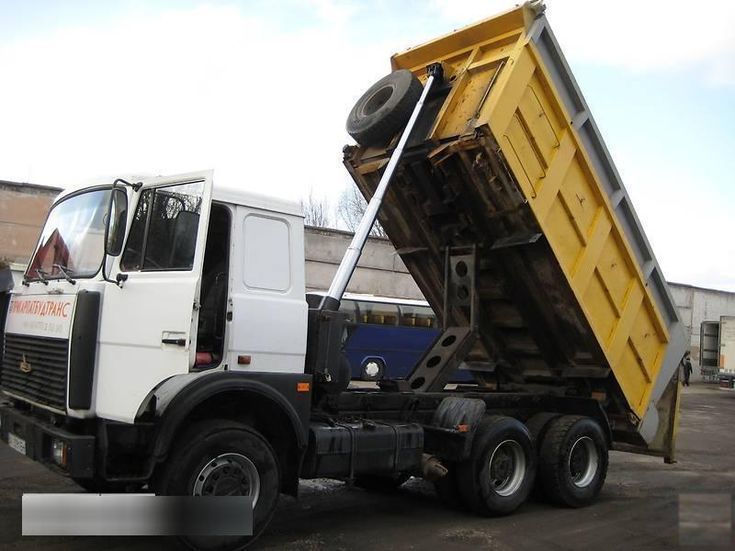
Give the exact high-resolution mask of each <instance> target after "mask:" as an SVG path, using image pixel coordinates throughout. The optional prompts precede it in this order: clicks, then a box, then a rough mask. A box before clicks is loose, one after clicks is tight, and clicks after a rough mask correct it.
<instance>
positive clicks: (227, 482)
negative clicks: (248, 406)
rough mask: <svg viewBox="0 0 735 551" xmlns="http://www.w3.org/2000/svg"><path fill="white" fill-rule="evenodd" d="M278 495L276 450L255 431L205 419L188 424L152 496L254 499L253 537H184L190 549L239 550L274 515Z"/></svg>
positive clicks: (221, 421) (278, 473)
mask: <svg viewBox="0 0 735 551" xmlns="http://www.w3.org/2000/svg"><path fill="white" fill-rule="evenodd" d="M279 492H280V470H279V467H278V461H277V459H276V455H275V452H274V451H273V448H272V447H271V446H270V444H269V443H268V442H267V441H266V440H265V438H263V437H262V436H261V435H260V433H258V432H257V431H256V430H254V429H252V428H250V427H248V426H247V425H243V424H240V423H237V422H234V421H227V420H221V419H217V420H209V421H202V422H200V423H197V424H195V425H194V426H192V427H191V428H190V429H189V430H188V431H186V433H185V434H184V435H183V436H182V437H181V438H178V439H177V444H176V447H175V449H174V450H173V451H172V455H171V458H170V460H169V461H168V463H167V464H166V465H165V467H164V469H163V472H162V473H161V475H160V477H159V478H158V479H157V481H156V493H157V494H159V495H161V494H162V495H173V496H185V495H194V496H199V495H201V496H210V495H214V496H217V495H242V496H251V497H252V500H253V535H251V536H221V537H220V536H208V537H205V536H201V537H200V536H185V537H182V540H183V541H184V543H185V544H186V545H188V546H189V547H192V548H194V549H203V550H207V549H217V550H223V551H224V550H231V549H242V548H243V547H245V546H247V545H249V544H250V543H252V542H253V541H254V540H255V538H257V537H258V536H259V535H260V533H261V532H262V531H263V530H264V529H265V527H266V526H267V525H268V523H269V522H270V520H271V517H272V516H273V512H274V511H275V508H276V504H277V502H278V496H279Z"/></svg>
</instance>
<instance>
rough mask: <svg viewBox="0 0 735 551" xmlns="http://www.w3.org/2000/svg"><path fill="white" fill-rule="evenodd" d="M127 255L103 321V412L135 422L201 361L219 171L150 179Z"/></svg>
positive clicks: (139, 196)
mask: <svg viewBox="0 0 735 551" xmlns="http://www.w3.org/2000/svg"><path fill="white" fill-rule="evenodd" d="M130 197H131V201H130V212H131V213H132V217H131V220H130V222H129V224H128V227H129V229H128V235H127V239H126V243H125V247H124V248H123V252H122V254H121V255H120V256H119V257H117V258H116V259H115V260H114V261H113V262H111V269H110V276H111V277H112V278H113V279H115V278H116V277H118V278H119V277H122V278H123V282H122V285H121V286H119V287H118V286H116V285H113V284H109V283H108V284H107V285H106V287H105V294H104V299H103V307H102V316H101V323H100V347H99V355H98V368H97V374H96V400H95V403H96V408H95V409H96V413H97V415H99V416H100V417H104V418H108V419H115V420H119V421H124V422H132V421H133V420H134V418H135V416H136V413H137V411H138V408H139V407H140V405H141V403H142V402H143V400H144V399H145V397H146V396H147V395H148V393H149V392H150V391H151V390H152V389H153V388H154V387H155V386H156V385H158V383H160V382H161V381H163V380H164V379H167V378H168V377H170V376H172V375H176V374H182V373H187V372H189V370H190V369H191V367H192V366H193V365H194V360H195V356H196V335H197V332H196V328H197V320H198V308H199V288H200V285H201V275H202V264H203V259H204V250H205V244H206V239H207V228H208V223H209V212H210V206H211V201H212V172H211V171H207V172H201V173H191V174H185V175H181V176H175V177H166V178H153V179H149V180H145V181H144V182H143V186H142V187H141V188H140V189H139V190H138V191H136V192H131V194H130Z"/></svg>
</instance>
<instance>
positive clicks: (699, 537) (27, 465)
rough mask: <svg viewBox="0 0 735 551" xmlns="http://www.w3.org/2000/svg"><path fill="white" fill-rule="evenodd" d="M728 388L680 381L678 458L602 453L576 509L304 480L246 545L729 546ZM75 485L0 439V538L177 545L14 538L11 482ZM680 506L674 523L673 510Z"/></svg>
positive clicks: (731, 402)
mask: <svg viewBox="0 0 735 551" xmlns="http://www.w3.org/2000/svg"><path fill="white" fill-rule="evenodd" d="M734 429H735V392H725V391H719V390H717V389H716V388H715V387H713V386H710V385H703V384H701V383H695V384H694V385H693V386H691V387H689V388H687V389H685V392H684V397H683V401H682V422H681V431H680V436H679V452H678V455H679V461H678V463H677V464H675V465H664V464H663V462H662V461H661V460H659V459H655V458H650V457H642V456H634V455H629V454H623V453H617V452H616V453H613V454H612V457H611V465H610V473H609V475H608V481H607V483H606V485H605V488H604V489H603V492H602V494H601V497H600V500H599V502H598V503H597V504H595V505H594V506H592V507H588V508H586V509H581V510H569V509H558V508H555V507H551V506H549V505H546V504H544V503H538V502H530V503H528V504H526V505H524V506H523V507H522V508H521V509H520V510H519V511H518V512H517V513H516V514H514V515H512V516H510V517H506V518H498V519H485V518H476V517H472V516H468V515H464V514H461V513H456V512H451V511H447V510H446V509H444V508H443V507H442V506H441V505H440V504H439V502H438V500H437V498H436V496H435V495H434V492H433V489H432V487H431V486H430V485H428V484H426V483H424V482H422V481H420V480H411V481H410V482H409V483H407V484H406V485H405V486H404V487H403V488H401V490H400V491H399V492H397V493H396V494H394V495H389V496H385V495H375V494H370V493H367V492H365V491H362V490H360V489H357V488H349V487H347V486H345V485H344V484H342V483H338V482H327V481H316V482H309V483H305V484H304V485H303V487H302V496H301V498H300V499H299V500H298V501H296V500H294V499H291V498H285V497H284V498H282V500H281V504H280V506H279V511H278V512H277V513H276V518H275V520H274V522H273V523H272V524H271V527H270V529H269V531H268V533H267V534H266V535H265V536H264V537H262V538H261V539H260V540H259V542H258V545H257V546H256V547H257V549H267V550H274V549H288V550H294V551H295V550H302V549H306V550H320V549H328V550H338V549H345V550H346V549H350V550H352V549H357V550H373V549H375V550H377V549H380V550H391V549H417V550H422V549H434V548H439V547H441V548H443V549H447V550H454V549H457V550H469V549H478V548H479V549H493V550H498V551H503V550H507V549H544V550H547V549H551V550H553V549H594V548H595V547H597V548H599V549H606V550H607V549H625V550H633V549H670V548H672V547H676V546H677V545H680V544H686V545H693V546H694V547H688V548H697V547H698V548H701V549H709V548H712V547H718V548H728V547H732V548H735V539H734V538H735V536H734V535H733V521H732V514H733V496H734V495H735V436H734V434H733V433H734V432H735V431H734ZM63 491H77V487H76V486H75V485H74V484H73V483H71V482H69V481H67V480H65V479H64V478H61V477H59V476H57V475H54V474H52V473H51V472H49V471H48V470H46V469H45V468H43V467H41V466H39V465H36V464H34V463H33V462H31V461H30V460H28V459H26V458H24V457H22V456H20V455H19V454H17V453H15V452H14V451H12V450H10V449H9V448H8V447H7V446H5V445H0V548H2V549H22V550H31V549H48V550H64V551H67V550H75V551H76V550H84V551H87V550H92V549H101V548H106V549H112V550H115V549H135V550H141V551H142V550H148V549H150V550H153V549H163V550H168V549H178V545H177V544H176V542H175V541H174V540H170V539H163V538H161V539H159V538H63V539H62V538H21V536H20V518H21V517H20V507H21V501H20V496H21V494H22V493H23V492H63ZM680 513H681V521H682V522H681V528H680V522H679V517H680Z"/></svg>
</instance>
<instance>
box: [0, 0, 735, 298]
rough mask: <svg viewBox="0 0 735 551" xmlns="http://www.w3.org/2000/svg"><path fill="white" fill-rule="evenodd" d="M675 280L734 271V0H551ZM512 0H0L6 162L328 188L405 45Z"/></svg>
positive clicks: (725, 285) (75, 175)
mask: <svg viewBox="0 0 735 551" xmlns="http://www.w3.org/2000/svg"><path fill="white" fill-rule="evenodd" d="M546 3H547V6H548V9H547V16H548V18H549V20H550V22H551V24H552V27H553V29H554V32H555V34H556V36H557V38H558V40H559V42H560V43H561V45H562V48H563V50H564V52H565V53H566V56H567V58H568V61H569V62H570V64H571V66H572V69H573V71H574V73H575V75H576V77H577V80H578V81H579V83H580V86H581V88H582V90H583V92H584V94H585V97H586V99H587V101H588V103H589V104H590V107H591V109H592V112H593V114H594V116H595V118H596V120H597V123H598V125H599V127H600V129H601V131H602V134H603V136H604V138H605V140H606V142H607V145H608V147H609V149H610V151H611V153H612V156H613V158H614V160H615V162H616V164H617V166H618V169H619V171H620V173H621V175H622V177H623V180H624V182H625V184H626V186H627V188H628V191H629V192H630V194H631V196H632V199H633V203H634V205H635V207H636V209H637V211H638V214H639V217H640V218H641V220H642V223H643V225H644V228H645V230H646V232H647V234H648V237H649V239H650V241H651V243H652V245H653V248H654V251H655V253H656V255H657V257H658V260H659V262H660V264H661V266H662V268H663V271H664V274H665V276H666V277H667V279H669V280H670V281H676V282H681V283H689V284H693V285H699V286H704V287H714V288H719V289H727V290H732V291H735V222H733V214H735V32H734V31H733V29H734V28H735V1H733V0H720V1H718V0H709V1H708V2H706V3H695V2H691V1H689V0H687V1H676V0H668V1H667V2H661V1H643V0H639V1H634V0H628V1H626V0H617V1H616V2H610V1H603V0H600V1H596V0H547V2H546ZM512 5H513V2H512V0H511V1H503V0H466V1H461V0H424V1H419V0H415V1H403V2H398V1H389V0H375V1H367V0H364V1H349V0H346V1H340V0H286V1H280V2H279V1H275V0H274V1H266V0H262V1H257V0H252V1H246V0H242V1H234V0H233V1H216V0H210V1H197V0H177V1H173V0H171V1H166V0H162V1H156V2H153V1H143V0H119V1H116V2H99V1H91V0H63V1H57V0H0V75H1V78H2V84H1V85H0V179H7V180H17V181H30V182H34V183H39V184H49V185H59V186H67V185H70V184H74V183H78V182H82V181H89V180H93V179H96V178H100V177H107V176H108V175H112V174H116V173H118V174H119V173H151V174H172V173H178V172H186V171H190V170H198V169H204V168H214V169H215V179H216V180H217V181H223V182H225V183H227V184H228V185H237V186H243V187H245V188H248V189H252V190H257V191H260V192H264V193H268V194H275V195H279V196H282V197H289V198H293V199H298V198H301V197H304V196H306V195H308V194H309V192H310V190H313V193H314V195H315V196H316V197H319V198H324V199H325V200H327V201H330V202H331V203H332V204H334V203H335V202H336V199H337V197H338V196H339V194H340V192H341V191H342V190H343V189H344V188H345V186H347V185H352V184H351V181H350V179H349V176H348V175H347V173H346V171H345V170H344V168H343V167H342V164H341V157H342V155H341V150H342V146H343V145H344V144H345V143H347V142H349V141H350V138H349V137H348V136H347V134H346V133H345V131H344V120H345V117H346V115H347V113H348V111H349V110H350V108H351V106H352V104H353V102H354V101H355V100H356V99H357V98H358V97H359V96H360V95H361V94H362V92H363V91H364V89H366V88H367V87H368V86H369V85H370V84H372V82H373V81H375V80H377V79H378V78H380V77H381V76H383V74H385V73H387V72H388V71H389V70H390V66H389V57H390V54H391V53H393V52H395V51H400V50H403V49H405V48H407V47H410V46H413V45H416V44H418V43H420V42H423V41H425V40H428V39H430V38H432V37H434V36H437V35H439V34H443V33H445V32H448V31H451V30H452V29H454V28H457V27H459V26H463V25H465V24H468V23H471V22H473V21H475V20H477V19H479V18H483V17H487V16H490V15H492V14H494V13H496V12H498V11H501V10H504V9H507V8H509V7H512Z"/></svg>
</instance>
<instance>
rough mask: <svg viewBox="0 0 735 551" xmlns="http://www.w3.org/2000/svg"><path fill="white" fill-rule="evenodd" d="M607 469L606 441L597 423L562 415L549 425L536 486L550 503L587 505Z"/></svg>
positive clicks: (575, 505) (588, 419)
mask: <svg viewBox="0 0 735 551" xmlns="http://www.w3.org/2000/svg"><path fill="white" fill-rule="evenodd" d="M607 465H608V451H607V440H606V438H605V435H604V434H603V432H602V429H601V428H600V425H599V424H598V423H597V422H595V421H594V420H592V419H591V418H589V417H582V416H579V415H564V416H562V417H557V418H556V419H554V420H553V421H551V422H550V423H549V426H548V428H547V430H546V433H545V434H544V436H543V440H542V441H541V446H540V454H539V482H540V483H541V488H542V489H543V492H544V494H545V495H546V497H548V498H549V500H551V501H553V502H555V503H558V504H559V505H566V506H567V507H584V506H585V505H589V504H590V503H592V502H593V501H594V500H595V499H596V498H597V495H598V494H599V493H600V490H601V489H602V485H603V484H604V483H605V477H606V476H607Z"/></svg>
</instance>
